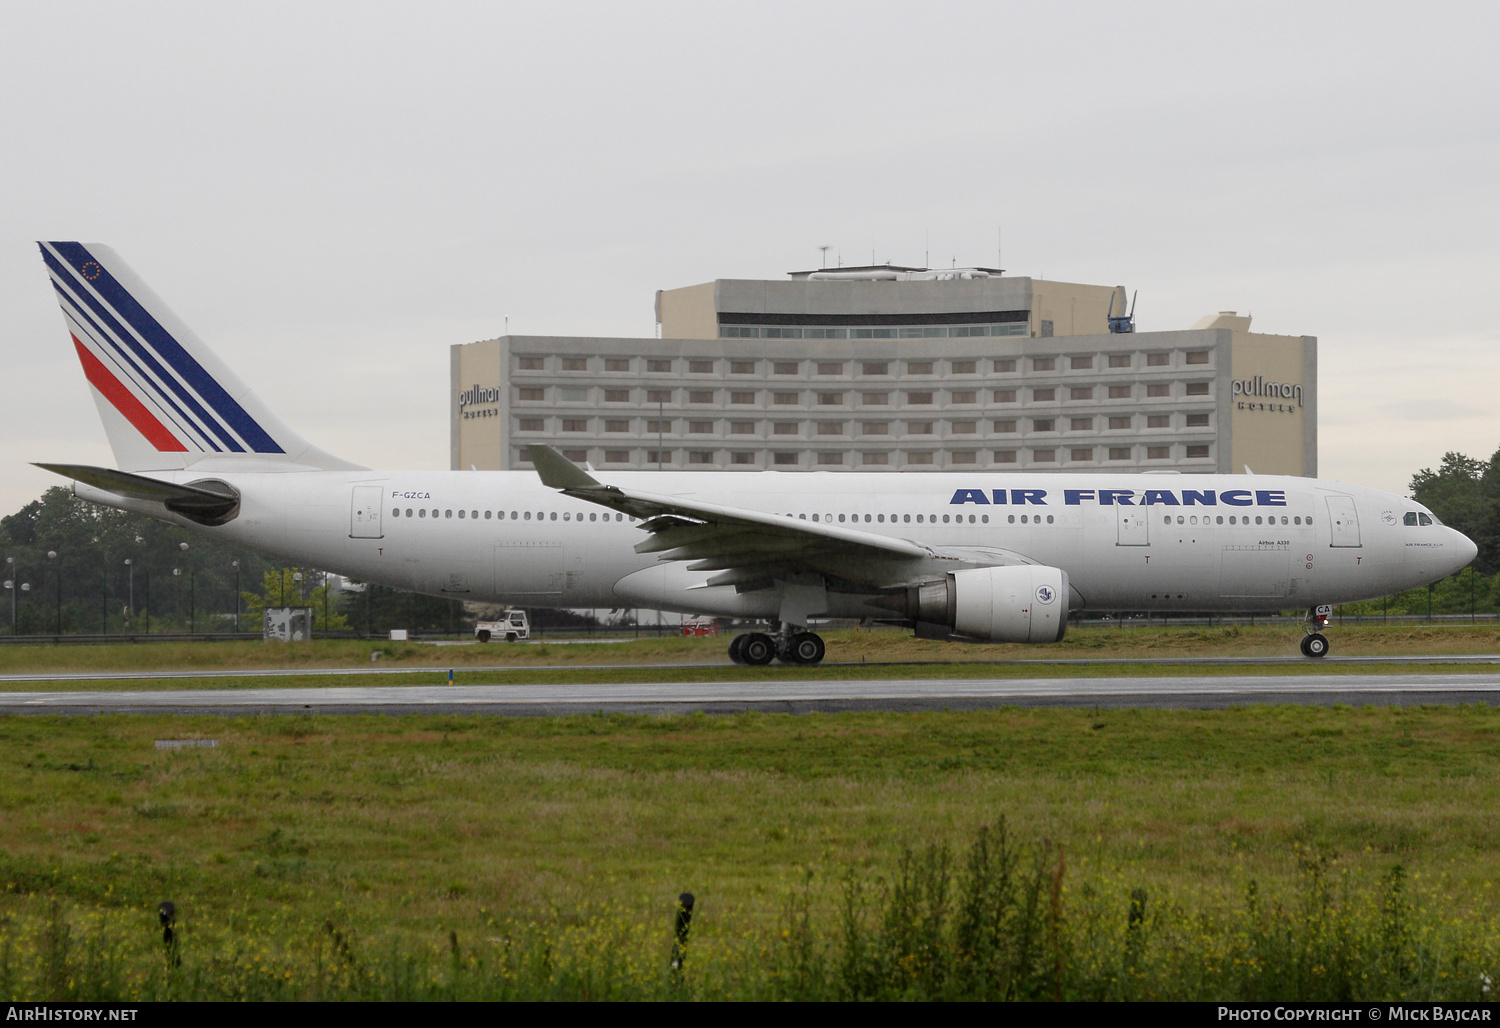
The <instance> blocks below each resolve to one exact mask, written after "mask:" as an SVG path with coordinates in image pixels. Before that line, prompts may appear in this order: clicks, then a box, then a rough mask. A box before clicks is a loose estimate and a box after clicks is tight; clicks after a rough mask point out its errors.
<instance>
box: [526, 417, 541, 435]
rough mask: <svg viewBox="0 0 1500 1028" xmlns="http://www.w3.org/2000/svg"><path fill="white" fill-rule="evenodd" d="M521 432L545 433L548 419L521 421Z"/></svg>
mask: <svg viewBox="0 0 1500 1028" xmlns="http://www.w3.org/2000/svg"><path fill="white" fill-rule="evenodd" d="M521 431H522V432H544V431H546V419H545V418H522V419H521Z"/></svg>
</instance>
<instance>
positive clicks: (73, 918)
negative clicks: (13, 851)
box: [0, 820, 1497, 1001]
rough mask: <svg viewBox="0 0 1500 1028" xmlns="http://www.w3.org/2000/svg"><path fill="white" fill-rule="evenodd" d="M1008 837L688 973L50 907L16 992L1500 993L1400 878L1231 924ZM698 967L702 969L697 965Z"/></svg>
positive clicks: (344, 928)
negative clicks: (167, 935)
mask: <svg viewBox="0 0 1500 1028" xmlns="http://www.w3.org/2000/svg"><path fill="white" fill-rule="evenodd" d="M1129 885H1130V883H1129V881H1127V880H1126V879H1125V878H1123V877H1121V876H1120V875H1118V874H1107V873H1101V872H1100V871H1099V870H1098V869H1095V870H1094V871H1093V872H1091V873H1089V874H1087V875H1085V876H1082V877H1081V878H1079V877H1078V876H1073V875H1070V874H1069V872H1068V866H1067V862H1066V848H1065V847H1064V846H1062V845H1054V844H1053V843H1051V842H1050V841H1048V840H1045V839H1032V840H1026V841H1020V840H1017V839H1016V838H1014V836H1013V835H1012V833H1011V832H1010V831H1009V830H1008V828H1007V826H1006V823H1005V822H1004V820H1001V821H1000V822H998V823H997V824H995V825H993V826H990V827H986V828H981V829H980V830H979V831H978V833H977V835H976V836H975V837H974V838H973V840H972V841H971V843H970V844H969V846H968V847H967V850H966V852H964V853H963V854H961V855H956V854H954V853H953V852H952V851H951V850H950V849H949V847H948V845H947V844H946V843H931V844H928V845H927V846H925V847H923V848H922V849H920V850H912V849H906V850H904V851H903V852H902V854H901V855H900V857H899V859H898V861H897V863H896V865H895V868H894V869H893V871H892V873H891V874H890V875H889V876H888V877H883V878H876V879H875V880H874V881H867V880H866V879H865V878H864V877H863V876H862V875H861V873H860V872H859V871H858V870H857V869H856V868H852V867H851V868H849V869H848V870H847V871H846V872H845V873H844V875H843V877H842V879H841V880H840V881H839V883H838V884H837V888H838V892H839V898H838V904H837V915H836V916H835V917H834V918H831V919H829V921H828V922H827V923H823V922H822V920H821V919H820V917H819V915H818V914H817V913H816V911H817V910H819V909H821V908H822V907H823V906H824V904H822V903H820V902H819V897H818V896H817V893H818V891H819V885H818V884H817V883H816V882H815V880H814V878H813V877H812V876H811V875H809V876H808V877H807V879H806V880H805V882H804V883H803V885H802V887H801V888H799V889H797V890H795V891H794V892H792V893H791V894H790V895H788V897H787V899H786V904H785V912H784V914H783V917H782V919H781V922H780V924H779V925H778V926H776V927H775V928H773V929H768V927H767V926H765V925H755V924H736V923H734V922H732V921H730V922H726V923H724V924H721V925H719V926H718V931H711V932H709V933H708V934H707V935H706V937H702V938H700V939H696V940H691V939H690V941H689V943H688V945H687V946H686V947H685V948H684V949H683V950H682V951H674V953H673V959H671V960H669V959H668V953H667V933H666V932H665V931H664V930H663V929H664V928H665V925H666V922H667V919H666V918H655V919H653V918H652V917H650V916H649V915H648V914H647V913H646V912H644V911H623V910H615V909H611V908H610V907H608V906H601V907H598V908H595V909H591V910H588V911H586V912H584V913H582V914H581V915H580V914H575V915H573V916H563V915H561V914H559V913H556V912H554V914H553V915H552V916H550V917H545V918H541V919H532V920H513V919H504V918H497V917H494V916H490V915H488V914H487V915H486V918H485V924H484V926H483V934H479V935H476V936H473V937H466V938H463V939H461V938H460V937H459V935H458V933H457V932H456V931H455V930H452V929H450V930H449V931H448V932H447V933H446V937H443V933H429V934H427V935H426V936H425V937H423V936H420V935H418V936H411V935H407V936H403V935H400V934H395V933H380V932H375V933H371V934H369V935H366V934H363V933H360V932H357V931H355V930H352V929H351V928H349V927H348V925H347V923H346V922H345V921H343V920H342V918H339V917H338V915H337V913H336V914H335V916H334V917H332V918H329V919H325V920H324V921H322V922H321V923H318V922H315V921H303V920H297V919H295V918H287V917H271V918H266V919H260V918H257V917H254V916H251V915H246V914H244V913H243V912H238V913H232V914H230V915H229V916H227V917H223V918H214V917H207V918H204V919H202V921H201V922H200V923H197V924H196V925H195V926H194V927H193V928H192V929H190V930H188V931H186V932H185V933H180V934H179V935H177V936H176V937H175V938H174V939H173V941H172V942H171V943H170V944H163V943H158V942H156V941H155V940H154V939H150V938H148V936H147V935H146V933H143V932H142V931H141V930H140V925H139V924H138V923H132V922H139V921H140V920H141V916H140V915H141V912H139V911H128V910H121V911H116V912H113V913H105V912H102V911H97V910H96V911H91V912H84V911H80V910H78V909H76V908H72V907H70V906H65V905H63V904H62V903H61V902H60V901H59V900H58V899H57V898H56V897H55V896H54V897H38V896H31V897H28V898H27V902H25V903H23V904H21V906H20V909H19V910H18V911H17V912H16V913H14V914H12V915H10V916H7V917H6V918H5V919H4V920H3V921H0V996H3V997H4V998H5V999H6V1000H10V1001H39V1000H51V1001H59V1000H94V1001H99V1000H106V1001H107V1000H122V1001H135V1000H365V1001H371V1000H505V999H563V1000H588V999H599V1000H662V999H705V1000H746V999H790V1000H870V999H875V1000H933V999H948V1000H1133V999H1151V1000H1204V1001H1214V1000H1216V1001H1226V1000H1259V1001H1271V1000H1280V1001H1288V1000H1299V1001H1370V1000H1408V1001H1411V1000H1459V1001H1480V1000H1487V999H1490V998H1491V981H1492V979H1493V976H1494V974H1495V972H1496V960H1497V952H1496V950H1497V946H1496V943H1495V941H1494V940H1495V928H1496V927H1497V926H1496V924H1495V923H1494V921H1493V920H1492V919H1486V918H1478V917H1468V918H1463V917H1457V918H1455V917H1451V916H1445V915H1444V914H1442V913H1440V912H1439V907H1440V904H1438V903H1435V902H1434V900H1435V899H1436V897H1433V896H1430V895H1428V894H1427V893H1425V892H1424V891H1422V890H1418V889H1416V888H1414V887H1413V883H1412V882H1411V881H1410V878H1409V876H1408V875H1407V873H1406V871H1405V869H1404V868H1403V867H1402V866H1401V865H1395V866H1394V867H1392V868H1391V869H1390V870H1389V871H1388V872H1387V873H1386V874H1385V875H1383V876H1382V877H1380V878H1379V879H1378V880H1371V879H1369V878H1368V877H1367V876H1362V875H1359V874H1356V873H1351V872H1350V871H1349V870H1348V869H1345V868H1340V867H1339V866H1338V865H1337V863H1336V862H1334V861H1331V860H1329V859H1328V858H1327V857H1326V856H1314V855H1311V854H1308V855H1305V856H1304V858H1303V859H1302V861H1301V867H1300V869H1299V873H1298V876H1297V878H1296V882H1295V885H1294V887H1293V888H1291V889H1290V890H1288V891H1287V892H1285V893H1280V894H1279V893H1274V892H1262V890H1261V888H1260V886H1259V885H1258V883H1257V882H1255V881H1253V880H1252V881H1251V882H1249V883H1248V886H1247V888H1246V889H1245V892H1244V895H1243V896H1242V897H1241V898H1240V900H1239V902H1238V903H1236V904H1235V905H1234V906H1232V907H1231V908H1229V909H1227V910H1226V909H1214V908H1213V907H1212V906H1211V905H1205V904H1203V903H1202V901H1201V897H1195V896H1191V895H1182V894H1180V895H1173V894H1171V893H1165V894H1161V893H1157V894H1153V892H1152V891H1151V890H1150V889H1149V888H1143V887H1141V886H1135V887H1133V888H1131V887H1129ZM678 957H681V961H680V963H679V962H678V961H677V959H676V958H678Z"/></svg>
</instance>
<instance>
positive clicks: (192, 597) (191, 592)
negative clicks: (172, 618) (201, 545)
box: [177, 543, 198, 635]
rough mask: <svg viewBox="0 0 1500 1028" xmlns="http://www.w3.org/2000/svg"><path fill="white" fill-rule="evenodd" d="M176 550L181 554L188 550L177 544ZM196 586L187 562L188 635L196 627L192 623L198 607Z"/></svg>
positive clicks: (182, 544)
mask: <svg viewBox="0 0 1500 1028" xmlns="http://www.w3.org/2000/svg"><path fill="white" fill-rule="evenodd" d="M177 548H178V549H179V550H181V551H182V552H183V553H186V552H187V548H188V544H187V543H178V544H177ZM197 584H198V583H197V582H196V580H195V579H194V576H193V567H192V562H191V561H189V562H188V635H193V634H194V632H195V629H196V627H197V626H196V622H195V621H194V615H195V614H196V613H197V611H196V608H197V606H198V602H197V600H198V598H197V595H196V593H197Z"/></svg>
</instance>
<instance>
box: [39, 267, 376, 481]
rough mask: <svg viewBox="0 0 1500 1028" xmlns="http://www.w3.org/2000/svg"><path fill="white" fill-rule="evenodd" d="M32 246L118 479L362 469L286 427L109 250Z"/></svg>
mask: <svg viewBox="0 0 1500 1028" xmlns="http://www.w3.org/2000/svg"><path fill="white" fill-rule="evenodd" d="M38 245H39V246H40V247H41V251H42V260H43V261H45V262H46V265H47V271H48V274H49V275H50V276H51V279H52V287H53V289H55V290H56V291H57V300H58V303H59V304H60V305H61V307H62V312H63V320H64V321H66V322H67V325H68V332H69V334H70V335H71V336H72V339H73V347H74V349H75V350H76V352H77V353H78V359H79V361H80V362H81V363H82V364H83V373H84V376H85V377H86V378H87V379H88V381H89V386H90V388H91V390H92V391H93V394H94V403H95V405H96V406H97V407H98V408H99V417H100V419H101V420H102V421H103V422H104V431H105V433H106V434H107V435H108V436H109V444H110V448H111V449H113V450H114V454H115V460H116V462H117V463H118V464H119V466H120V468H121V470H124V471H172V470H181V469H185V468H193V469H194V470H205V471H206V470H213V469H217V470H226V471H227V470H242V471H250V470H256V471H278V470H284V471H294V470H335V469H357V468H359V467H360V465H357V464H352V463H350V462H349V461H346V460H342V459H340V458H338V457H335V456H333V455H332V454H330V453H326V452H325V451H323V450H321V449H319V448H318V447H316V446H314V445H312V444H311V443H309V442H308V441H307V440H306V439H304V438H302V436H300V435H298V434H297V433H296V432H294V431H292V430H291V429H290V428H288V427H287V425H286V424H285V423H284V422H283V421H282V420H281V419H280V418H278V417H277V416H276V415H275V414H273V413H272V412H271V410H270V409H269V408H268V407H266V405H265V404H264V403H262V402H261V400H260V398H259V397H257V396H256V395H255V393H254V392H253V391H251V389H250V387H249V386H247V385H246V384H245V383H244V382H243V381H241V379H240V378H239V376H238V375H236V374H235V373H234V372H233V371H231V370H229V367H228V366H227V365H225V364H224V363H223V362H222V361H221V360H219V358H218V357H217V356H216V355H215V354H214V353H213V351H212V350H210V349H209V348H208V346H207V345H206V344H204V342H203V341H202V340H201V339H199V338H198V336H197V335H196V334H194V332H193V331H192V329H190V328H188V327H187V325H185V324H183V322H182V321H181V319H179V318H178V317H177V315H175V314H173V313H172V311H171V309H170V308H168V307H167V305H166V304H165V303H163V302H162V300H161V298H160V297H158V296H157V295H156V294H155V293H153V292H152V291H151V290H150V289H149V288H148V287H147V286H146V284H145V282H143V281H142V280H141V279H140V277H139V276H137V275H136V274H135V273H134V272H133V271H131V270H130V267H129V265H127V264H126V263H125V262H124V261H123V260H121V258H120V256H119V254H117V253H115V251H114V250H112V249H110V248H109V247H107V246H102V245H100V244H98V243H73V242H51V243H40V244H38Z"/></svg>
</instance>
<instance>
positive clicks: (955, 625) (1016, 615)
mask: <svg viewBox="0 0 1500 1028" xmlns="http://www.w3.org/2000/svg"><path fill="white" fill-rule="evenodd" d="M910 593H911V594H913V595H910V596H909V598H908V609H909V610H912V611H913V612H914V615H915V619H916V621H917V634H918V635H923V634H927V635H931V634H934V633H933V632H932V631H931V629H933V628H938V629H946V630H948V631H949V632H951V633H952V634H953V635H957V636H963V637H964V638H966V639H976V640H978V641H980V642H1017V643H1050V642H1059V641H1061V640H1062V637H1063V633H1064V632H1065V631H1067V627H1068V574H1067V572H1065V571H1063V570H1062V569H1061V568H1051V567H1044V566H1042V565H1039V564H1013V565H1008V566H1006V567H998V568H973V569H970V570H968V571H954V572H951V573H949V574H948V575H947V576H946V577H944V578H943V579H940V580H938V581H935V582H926V583H924V584H922V585H919V586H915V587H914V588H912V589H911V590H910ZM924 628H926V629H927V631H926V632H925V633H924V631H923V629H924Z"/></svg>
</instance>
